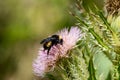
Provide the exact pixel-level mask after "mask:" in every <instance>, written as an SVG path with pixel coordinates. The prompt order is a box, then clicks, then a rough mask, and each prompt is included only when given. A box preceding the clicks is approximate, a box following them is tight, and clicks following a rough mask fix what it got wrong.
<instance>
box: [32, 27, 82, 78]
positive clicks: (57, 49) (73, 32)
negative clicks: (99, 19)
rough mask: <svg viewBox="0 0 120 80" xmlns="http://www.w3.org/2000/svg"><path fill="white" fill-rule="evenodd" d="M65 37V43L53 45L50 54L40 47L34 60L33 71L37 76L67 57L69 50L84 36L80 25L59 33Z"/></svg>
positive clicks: (48, 70)
mask: <svg viewBox="0 0 120 80" xmlns="http://www.w3.org/2000/svg"><path fill="white" fill-rule="evenodd" d="M57 35H60V36H61V37H62V39H63V45H60V44H57V45H56V46H53V47H52V48H51V49H50V51H49V54H47V50H46V51H44V50H43V48H40V50H39V53H38V56H37V58H36V59H35V61H34V62H33V71H34V74H35V75H36V76H44V74H45V73H46V72H50V71H52V70H53V69H54V67H55V66H56V62H57V61H58V60H59V59H60V58H63V57H67V56H68V54H67V52H68V51H69V50H71V49H72V48H73V47H74V46H75V44H76V42H77V41H78V40H79V39H80V38H81V37H82V34H81V31H80V29H79V28H78V27H71V29H70V30H68V29H67V28H65V29H63V30H61V31H60V32H58V33H57Z"/></svg>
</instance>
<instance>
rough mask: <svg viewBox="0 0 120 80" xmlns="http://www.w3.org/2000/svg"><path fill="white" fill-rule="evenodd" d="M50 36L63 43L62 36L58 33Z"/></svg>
mask: <svg viewBox="0 0 120 80" xmlns="http://www.w3.org/2000/svg"><path fill="white" fill-rule="evenodd" d="M52 38H55V39H56V40H57V41H58V43H59V44H61V45H62V44H63V39H62V36H60V35H52Z"/></svg>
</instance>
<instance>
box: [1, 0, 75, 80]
mask: <svg viewBox="0 0 120 80" xmlns="http://www.w3.org/2000/svg"><path fill="white" fill-rule="evenodd" d="M72 2H73V1H72V0H71V1H70V0H0V80H32V77H33V73H32V62H33V60H34V58H35V57H36V55H37V53H38V50H39V47H40V41H41V39H43V38H45V37H47V36H49V35H51V34H53V33H55V32H56V31H58V30H59V29H61V28H62V27H65V26H66V27H67V26H71V25H74V23H75V19H74V18H73V17H72V16H70V15H69V14H68V10H69V7H70V5H71V4H72Z"/></svg>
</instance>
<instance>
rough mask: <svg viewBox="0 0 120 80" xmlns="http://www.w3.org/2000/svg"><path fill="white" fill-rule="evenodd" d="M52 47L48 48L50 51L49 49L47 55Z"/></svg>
mask: <svg viewBox="0 0 120 80" xmlns="http://www.w3.org/2000/svg"><path fill="white" fill-rule="evenodd" d="M50 49H51V47H49V48H48V51H47V55H49V51H50Z"/></svg>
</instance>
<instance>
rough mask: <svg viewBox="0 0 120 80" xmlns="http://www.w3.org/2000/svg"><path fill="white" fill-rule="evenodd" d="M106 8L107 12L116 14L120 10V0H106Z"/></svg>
mask: <svg viewBox="0 0 120 80" xmlns="http://www.w3.org/2000/svg"><path fill="white" fill-rule="evenodd" d="M106 9H107V12H108V13H109V14H113V15H114V14H118V13H119V10H120V0H107V2H106Z"/></svg>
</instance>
